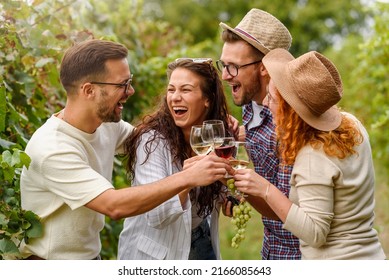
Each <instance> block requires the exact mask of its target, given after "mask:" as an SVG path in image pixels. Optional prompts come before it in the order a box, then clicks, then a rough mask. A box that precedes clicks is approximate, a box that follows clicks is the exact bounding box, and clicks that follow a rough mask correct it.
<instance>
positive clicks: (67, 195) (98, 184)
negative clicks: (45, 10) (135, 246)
mask: <svg viewBox="0 0 389 280" xmlns="http://www.w3.org/2000/svg"><path fill="white" fill-rule="evenodd" d="M127 52H128V51H127V49H126V48H125V47H124V46H123V45H121V44H118V43H114V42H110V41H104V40H88V41H85V42H83V43H80V44H76V45H74V46H73V47H71V48H69V49H68V50H67V51H66V52H65V55H64V57H63V60H62V63H61V70H60V78H61V83H62V85H63V86H64V88H65V90H66V92H67V101H66V106H65V108H64V109H63V110H61V111H60V112H58V113H56V114H53V115H52V116H51V117H50V118H49V119H48V120H47V122H46V123H45V124H44V125H43V126H42V127H40V128H39V129H38V130H37V131H36V132H35V133H34V135H33V136H32V137H31V139H30V141H29V143H28V145H27V147H26V153H27V154H28V155H29V156H30V158H31V164H30V166H29V168H28V169H27V168H24V169H23V171H22V175H21V184H20V185H21V186H20V188H21V199H22V208H23V209H26V210H32V211H33V212H35V213H36V214H37V215H39V216H40V217H41V218H42V223H43V236H42V237H40V238H34V239H31V240H30V242H29V243H28V244H22V246H21V252H22V255H23V256H24V257H26V258H27V259H72V260H81V259H96V258H98V256H99V253H100V249H101V243H100V236H99V233H100V231H101V230H102V229H103V226H104V217H105V216H104V215H108V216H109V217H111V218H112V219H120V218H123V217H129V216H134V215H138V214H141V213H144V212H146V211H149V210H151V209H152V208H154V207H156V206H157V205H159V204H161V203H162V202H164V201H166V200H168V199H169V198H171V197H172V196H174V195H176V194H177V193H179V192H180V191H182V190H184V189H186V188H192V187H196V186H206V185H208V184H210V183H211V182H214V181H216V180H219V179H221V178H223V176H224V174H225V172H226V171H227V172H228V171H229V172H232V170H231V168H230V167H229V164H228V162H227V161H226V160H223V159H222V158H219V157H217V156H214V155H210V156H205V157H204V158H202V159H201V160H200V161H196V162H195V161H192V160H188V161H187V162H186V164H185V165H186V166H185V167H184V170H183V171H181V172H179V173H176V174H174V175H171V176H169V177H167V178H164V179H162V180H160V181H158V182H155V183H151V184H149V186H146V187H142V188H132V187H131V188H124V189H119V190H115V189H114V187H113V185H112V183H111V177H112V170H113V160H114V156H115V155H116V154H119V153H121V152H122V146H123V142H124V140H125V139H126V137H127V136H128V134H129V133H131V132H132V130H133V129H134V127H133V126H132V125H130V124H129V123H126V122H124V121H123V120H122V119H121V115H122V110H123V104H124V103H125V102H126V101H127V99H128V97H130V96H131V95H133V94H134V92H135V90H134V88H133V87H132V85H131V82H132V74H131V72H130V69H129V65H128V61H127ZM199 174H201V176H199Z"/></svg>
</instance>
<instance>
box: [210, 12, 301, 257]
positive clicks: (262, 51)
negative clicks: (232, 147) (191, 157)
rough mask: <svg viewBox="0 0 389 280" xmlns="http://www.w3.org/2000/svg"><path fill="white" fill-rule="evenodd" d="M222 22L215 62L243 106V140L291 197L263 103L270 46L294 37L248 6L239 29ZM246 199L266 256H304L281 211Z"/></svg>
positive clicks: (259, 166)
mask: <svg viewBox="0 0 389 280" xmlns="http://www.w3.org/2000/svg"><path fill="white" fill-rule="evenodd" d="M220 26H221V27H222V28H223V33H222V39H223V41H224V45H223V50H222V54H221V57H220V60H219V61H217V66H218V69H219V70H220V71H221V72H222V79H223V80H224V81H226V82H227V84H228V85H229V86H230V87H231V90H232V98H233V101H234V103H235V105H237V106H242V107H243V108H242V109H243V110H242V120H243V125H244V128H245V138H246V139H245V141H246V142H249V143H252V144H254V146H255V148H254V149H252V150H251V159H252V161H253V163H254V167H255V171H256V172H257V173H258V174H260V175H261V176H263V177H264V178H266V179H267V180H268V181H269V182H270V183H272V184H273V185H274V186H276V187H277V188H278V189H279V190H280V191H281V192H283V193H284V194H285V195H286V196H288V195H289V190H290V184H289V180H290V173H291V170H292V166H285V167H283V168H279V159H278V157H277V154H276V145H277V142H276V137H275V132H274V129H275V128H274V125H273V122H272V115H271V112H270V110H269V109H268V108H267V107H263V106H262V101H263V99H264V98H265V96H266V87H267V85H268V83H269V75H268V73H267V71H266V69H265V68H264V66H263V64H262V58H263V57H264V55H266V54H267V53H268V52H269V51H270V50H272V49H276V48H283V49H289V48H290V45H291V43H292V37H291V35H290V33H289V31H288V29H287V28H286V27H285V26H284V25H283V24H282V23H281V22H280V21H279V20H278V19H277V18H275V17H274V16H272V15H271V14H269V13H267V12H265V11H262V10H259V9H252V10H250V11H249V12H248V13H247V14H246V15H245V17H244V18H243V19H242V20H241V22H240V23H239V24H238V25H237V26H236V27H235V28H231V27H230V26H228V25H227V24H225V23H220ZM243 137H244V136H243ZM243 137H242V138H243ZM247 200H248V201H249V202H250V203H251V204H252V205H253V207H254V208H255V209H256V210H257V211H258V212H260V213H261V214H262V221H263V224H264V239H263V246H262V252H261V254H262V259H265V260H293V259H300V258H301V253H300V250H299V240H298V239H297V238H296V237H295V236H294V235H292V234H291V233H290V232H289V231H286V230H284V229H283V223H282V222H281V221H280V220H279V218H278V217H277V215H275V213H274V212H273V211H272V210H271V209H270V208H269V207H268V206H267V204H266V203H265V202H264V201H263V200H262V199H261V198H259V197H253V196H249V197H248V198H247Z"/></svg>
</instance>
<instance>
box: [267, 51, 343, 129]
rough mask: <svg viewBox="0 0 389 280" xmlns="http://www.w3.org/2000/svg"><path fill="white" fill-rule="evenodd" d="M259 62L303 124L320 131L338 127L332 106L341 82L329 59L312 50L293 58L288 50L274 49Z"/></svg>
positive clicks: (336, 111)
mask: <svg viewBox="0 0 389 280" xmlns="http://www.w3.org/2000/svg"><path fill="white" fill-rule="evenodd" d="M262 61H263V64H264V65H265V67H266V69H267V71H268V72H269V75H270V77H271V79H272V80H273V82H274V85H275V86H276V87H277V89H278V91H279V92H280V94H281V96H282V97H283V98H284V99H285V101H286V102H287V103H288V104H289V105H290V106H291V107H292V108H293V109H294V110H295V111H296V113H297V114H298V115H299V116H300V117H301V118H302V119H303V120H304V121H305V122H306V123H308V124H309V125H310V126H312V127H314V128H316V129H318V130H322V131H330V130H334V129H336V128H337V127H338V126H339V125H340V122H341V119H342V117H341V113H340V111H339V109H338V107H337V106H336V105H335V104H336V103H338V102H339V100H340V99H341V98H342V95H343V87H342V81H341V78H340V75H339V72H338V70H337V69H336V67H335V65H334V64H333V63H332V62H331V61H330V60H329V59H328V58H326V57H324V56H323V55H321V54H320V53H318V52H315V51H311V52H308V53H306V54H303V55H302V56H300V57H298V58H296V59H295V58H294V57H293V56H292V55H291V54H290V53H289V52H288V51H286V50H284V49H275V50H272V51H270V52H269V53H268V54H267V55H266V56H265V57H264V58H263V60H262Z"/></svg>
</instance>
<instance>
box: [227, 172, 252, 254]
mask: <svg viewBox="0 0 389 280" xmlns="http://www.w3.org/2000/svg"><path fill="white" fill-rule="evenodd" d="M227 187H228V189H229V191H230V192H231V193H232V194H233V195H236V187H235V184H234V179H229V180H228V181H227ZM251 212H252V207H251V206H250V205H249V204H248V202H247V201H246V200H245V199H244V198H243V197H242V198H241V199H240V201H239V204H238V205H235V206H234V207H233V208H232V218H231V224H233V225H234V226H235V232H236V233H235V235H234V237H232V239H231V247H232V248H236V249H237V248H239V244H240V242H241V241H242V240H244V239H245V237H246V236H245V233H246V229H245V228H246V226H247V222H248V221H249V220H250V219H251Z"/></svg>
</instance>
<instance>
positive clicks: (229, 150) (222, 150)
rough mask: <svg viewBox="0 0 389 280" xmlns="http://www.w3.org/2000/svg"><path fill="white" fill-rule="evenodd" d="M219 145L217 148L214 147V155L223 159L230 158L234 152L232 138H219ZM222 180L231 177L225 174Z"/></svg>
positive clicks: (233, 140)
mask: <svg viewBox="0 0 389 280" xmlns="http://www.w3.org/2000/svg"><path fill="white" fill-rule="evenodd" d="M220 143H221V144H220V145H219V146H216V147H214V149H215V154H216V155H217V156H219V157H222V158H225V159H229V158H231V157H232V156H233V155H234V154H235V150H236V147H235V139H234V137H222V138H220ZM224 178H232V176H231V175H230V174H228V173H226V174H225V175H224Z"/></svg>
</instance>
